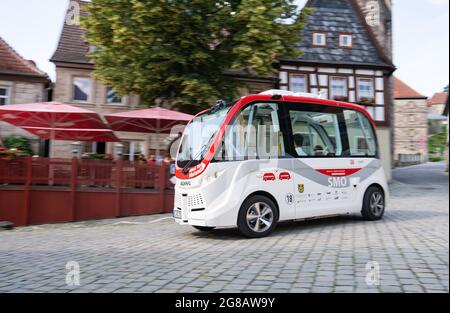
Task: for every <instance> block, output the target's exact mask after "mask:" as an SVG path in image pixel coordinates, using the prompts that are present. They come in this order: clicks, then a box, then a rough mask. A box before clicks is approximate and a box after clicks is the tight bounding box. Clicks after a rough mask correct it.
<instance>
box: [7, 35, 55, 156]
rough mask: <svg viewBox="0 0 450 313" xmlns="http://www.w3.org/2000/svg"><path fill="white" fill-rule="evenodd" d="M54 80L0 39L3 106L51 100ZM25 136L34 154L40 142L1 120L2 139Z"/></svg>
mask: <svg viewBox="0 0 450 313" xmlns="http://www.w3.org/2000/svg"><path fill="white" fill-rule="evenodd" d="M50 84H51V81H50V79H49V77H48V76H47V74H45V73H44V72H42V71H41V70H40V69H39V68H38V67H37V66H36V64H35V63H34V62H33V61H30V60H26V59H24V58H23V57H22V56H21V55H19V53H17V52H16V51H15V50H14V49H13V48H12V47H11V46H10V45H9V44H8V43H7V42H6V41H5V40H4V39H3V38H1V37H0V105H7V104H21V103H33V102H42V101H47V100H48V89H49V87H50ZM9 135H17V136H23V137H26V138H28V139H29V140H30V143H31V146H32V149H33V152H34V153H36V154H38V153H44V152H43V151H39V150H40V149H39V148H40V147H41V146H43V145H40V142H41V141H40V140H39V139H38V138H37V137H35V136H34V135H32V134H30V133H28V132H27V131H25V130H22V129H21V128H19V127H15V126H12V125H11V124H8V123H4V122H1V121H0V137H5V136H9Z"/></svg>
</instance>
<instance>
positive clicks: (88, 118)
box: [0, 102, 108, 129]
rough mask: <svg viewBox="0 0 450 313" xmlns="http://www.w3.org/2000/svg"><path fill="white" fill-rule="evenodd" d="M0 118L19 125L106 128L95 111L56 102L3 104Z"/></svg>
mask: <svg viewBox="0 0 450 313" xmlns="http://www.w3.org/2000/svg"><path fill="white" fill-rule="evenodd" d="M0 120H2V121H5V122H8V123H10V124H13V125H15V126H19V127H46V128H72V129H73V128H76V129H83V128H85V129H107V128H108V127H107V126H106V125H105V123H103V121H102V119H101V118H100V116H99V115H98V114H97V113H95V112H92V111H89V110H86V109H82V108H78V107H75V106H72V105H68V104H63V103H58V102H41V103H29V104H8V105H3V106H0Z"/></svg>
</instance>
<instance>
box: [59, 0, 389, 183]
mask: <svg viewBox="0 0 450 313" xmlns="http://www.w3.org/2000/svg"><path fill="white" fill-rule="evenodd" d="M79 3H80V4H81V7H82V4H83V2H82V1H80V0H79ZM306 5H307V6H309V7H313V8H315V12H314V13H312V14H311V16H310V17H309V21H308V23H307V25H306V28H305V30H304V32H303V34H302V35H303V41H302V42H300V43H299V44H298V48H299V49H300V50H302V51H304V52H305V53H304V54H303V55H302V56H301V57H300V58H298V59H284V58H281V59H280V60H279V61H280V62H279V75H278V77H275V78H273V77H264V78H261V77H260V78H258V77H248V76H247V75H245V74H243V73H239V71H237V72H236V71H234V72H230V73H229V74H230V75H232V76H234V77H235V78H236V79H238V80H240V81H242V83H243V84H242V85H243V87H242V88H241V90H240V92H241V94H243V95H244V94H248V93H258V92H261V91H263V90H267V89H273V88H281V89H285V90H291V91H295V92H311V93H322V94H323V95H324V96H326V97H327V98H330V99H336V100H342V101H349V102H354V103H360V104H361V105H364V106H365V107H366V109H367V110H368V111H369V112H370V114H371V115H372V116H373V117H374V119H375V120H376V121H377V124H378V137H379V140H380V146H381V147H380V148H381V149H380V150H381V155H382V159H383V162H384V167H385V168H386V174H387V176H388V178H390V177H391V176H390V169H391V167H392V157H391V155H392V141H391V135H392V134H391V131H390V126H391V123H392V121H391V116H392V115H391V111H392V106H393V95H392V73H393V71H394V70H395V67H394V66H393V64H392V61H391V60H392V36H391V33H392V32H391V28H392V26H391V7H390V5H391V3H390V1H387V0H384V1H383V0H379V1H374V0H371V1H367V0H310V1H308V3H307V4H306ZM81 12H82V14H86V13H85V12H83V10H81ZM83 34H84V31H83V30H82V29H81V28H80V27H79V26H78V25H76V24H73V23H65V25H64V28H63V31H62V34H61V38H60V42H59V45H58V48H57V50H56V52H55V54H54V56H53V57H52V59H51V61H52V62H54V63H55V65H56V84H55V90H54V99H55V101H61V102H66V103H70V104H75V105H78V106H83V107H86V108H88V109H91V110H95V111H97V112H98V113H100V114H105V113H110V112H119V111H125V110H130V109H134V108H138V106H139V97H138V96H137V95H130V96H128V97H125V98H124V99H120V100H119V99H117V97H115V96H114V91H113V90H112V89H111V88H108V87H107V86H103V85H102V84H101V83H99V82H96V81H95V80H93V79H92V78H91V72H92V70H93V64H92V62H91V61H90V60H89V58H88V57H87V56H86V54H87V53H88V52H89V50H90V47H89V44H88V43H86V42H85V41H84V40H83ZM118 136H119V138H120V139H121V140H123V141H124V142H125V143H126V146H129V147H130V148H129V150H133V151H136V149H138V150H142V151H143V152H146V151H147V150H148V149H155V148H161V149H164V141H163V140H162V138H159V139H154V138H153V139H150V140H148V137H149V135H145V134H133V133H123V134H120V133H119V134H118ZM160 142H163V144H162V146H161V145H160ZM63 145H64V144H62V143H61V145H60V148H59V153H66V154H68V153H70V152H69V151H70V149H68V148H67V147H64V146H63ZM65 145H66V146H67V144H65ZM136 147H137V148H136ZM132 148H133V149H132ZM102 149H104V147H102ZM64 150H65V151H67V152H63V151H64ZM106 150H107V151H108V152H111V151H112V145H107V146H106Z"/></svg>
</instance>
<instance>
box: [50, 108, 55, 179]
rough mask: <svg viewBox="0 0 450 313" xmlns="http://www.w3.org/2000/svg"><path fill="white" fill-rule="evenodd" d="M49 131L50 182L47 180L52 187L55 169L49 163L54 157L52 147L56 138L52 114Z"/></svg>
mask: <svg viewBox="0 0 450 313" xmlns="http://www.w3.org/2000/svg"><path fill="white" fill-rule="evenodd" d="M51 120H52V121H51V130H50V140H49V150H50V153H49V159H50V164H49V165H50V173H49V174H50V175H49V176H50V177H49V178H50V180H49V184H50V186H53V185H54V177H55V169H54V168H53V164H52V163H51V162H52V159H53V158H54V156H55V151H54V150H55V149H54V148H55V147H54V143H55V138H56V136H55V123H54V116H53V114H52V118H51Z"/></svg>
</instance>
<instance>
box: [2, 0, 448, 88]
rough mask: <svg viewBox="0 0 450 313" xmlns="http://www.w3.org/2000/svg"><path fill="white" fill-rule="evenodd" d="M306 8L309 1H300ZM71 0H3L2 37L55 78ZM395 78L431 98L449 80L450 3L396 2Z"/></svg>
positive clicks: (435, 0) (444, 0) (443, 0)
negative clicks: (54, 61) (54, 59)
mask: <svg viewBox="0 0 450 313" xmlns="http://www.w3.org/2000/svg"><path fill="white" fill-rule="evenodd" d="M297 2H298V4H299V5H301V6H303V5H304V3H305V2H306V0H297ZM68 3H69V0H0V12H2V14H1V17H0V36H1V37H3V39H5V40H6V41H7V42H8V43H9V44H10V45H11V46H12V47H13V48H14V49H15V50H16V51H17V52H19V53H20V54H21V55H22V56H23V57H25V58H26V59H31V60H34V61H35V62H36V63H37V65H38V66H39V68H40V69H42V70H43V71H45V72H47V73H48V74H49V76H50V77H51V78H52V79H54V78H55V67H54V65H53V64H52V63H51V62H49V59H50V57H51V56H52V54H53V52H54V51H55V49H56V46H57V43H58V39H59V36H60V34H61V29H62V25H63V21H64V15H65V11H66V9H67V6H68ZM393 25H394V29H393V32H394V64H395V65H396V66H397V68H398V70H397V72H396V74H395V75H396V76H397V77H399V78H400V79H402V80H403V81H404V82H406V83H407V84H409V85H410V86H411V87H413V88H414V89H416V90H417V91H419V92H420V93H422V94H424V95H426V96H432V95H433V94H434V93H435V92H439V91H442V89H443V88H444V87H445V86H446V85H447V84H448V81H449V0H393Z"/></svg>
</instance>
